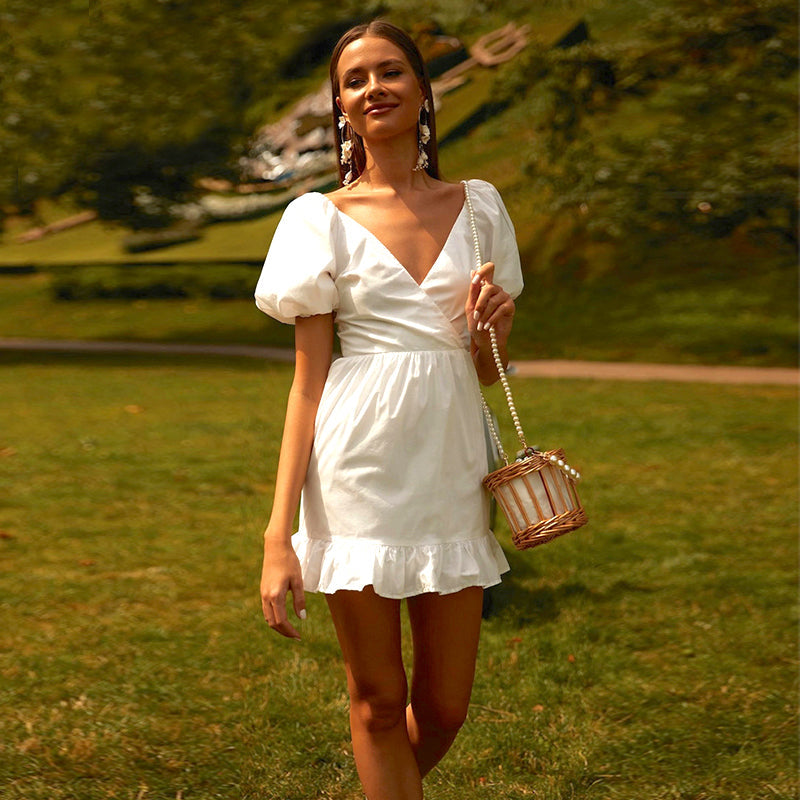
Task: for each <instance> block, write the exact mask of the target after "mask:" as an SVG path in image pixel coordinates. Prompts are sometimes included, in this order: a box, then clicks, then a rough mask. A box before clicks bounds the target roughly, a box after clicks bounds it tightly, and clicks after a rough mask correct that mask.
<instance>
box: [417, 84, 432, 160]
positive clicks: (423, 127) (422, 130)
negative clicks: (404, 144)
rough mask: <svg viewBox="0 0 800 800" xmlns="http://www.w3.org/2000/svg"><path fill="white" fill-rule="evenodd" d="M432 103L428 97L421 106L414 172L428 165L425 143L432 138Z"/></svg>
mask: <svg viewBox="0 0 800 800" xmlns="http://www.w3.org/2000/svg"><path fill="white" fill-rule="evenodd" d="M430 110H431V107H430V104H429V103H428V98H427V97H426V98H425V102H423V104H422V105H421V106H420V108H419V122H418V123H417V163H416V165H415V166H414V172H422V170H424V169H425V167H427V166H428V153H427V152H426V150H425V145H426V144H428V142H429V141H430V140H431V129H430V127H429V126H428V122H427V118H428V114H430Z"/></svg>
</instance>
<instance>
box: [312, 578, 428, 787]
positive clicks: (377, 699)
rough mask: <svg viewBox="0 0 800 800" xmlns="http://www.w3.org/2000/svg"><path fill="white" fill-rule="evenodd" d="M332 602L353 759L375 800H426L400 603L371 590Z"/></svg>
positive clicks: (337, 596)
mask: <svg viewBox="0 0 800 800" xmlns="http://www.w3.org/2000/svg"><path fill="white" fill-rule="evenodd" d="M326 599H327V601H328V607H329V608H330V611H331V616H332V617H333V624H334V626H335V628H336V634H337V636H338V637H339V645H340V646H341V648H342V654H343V656H344V663H345V670H346V672H347V687H348V690H349V692H350V732H351V735H352V738H353V755H354V756H355V761H356V768H357V769H358V776H359V778H360V779H361V785H362V786H363V787H364V792H365V793H366V795H367V797H368V798H369V800H421V798H422V779H421V777H420V773H419V769H418V767H417V762H416V760H415V758H414V753H413V752H412V749H411V743H410V742H409V739H408V731H407V730H406V711H405V707H406V701H407V697H408V683H407V681H406V674H405V670H404V668H403V658H402V650H401V646H400V601H399V600H389V599H387V598H385V597H379V596H378V595H376V594H375V592H374V590H373V589H372V587H371V586H368V587H367V588H366V589H364V590H363V591H361V592H350V591H342V592H336V593H335V594H332V595H326Z"/></svg>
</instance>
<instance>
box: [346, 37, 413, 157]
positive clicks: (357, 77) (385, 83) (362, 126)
mask: <svg viewBox="0 0 800 800" xmlns="http://www.w3.org/2000/svg"><path fill="white" fill-rule="evenodd" d="M336 73H337V76H338V78H339V96H338V97H337V99H336V102H337V104H338V105H339V109H340V110H341V111H342V112H343V113H344V114H345V115H346V117H347V120H348V122H349V123H350V125H351V127H352V128H353V130H354V131H355V132H356V133H358V134H359V135H360V136H361V137H362V138H363V139H364V140H365V141H367V142H369V140H370V139H385V138H389V137H391V136H397V135H399V134H403V133H406V132H408V131H411V130H413V131H414V135H415V136H416V125H417V120H418V119H419V109H420V106H421V105H422V102H423V100H424V97H425V96H424V95H423V93H422V88H421V87H420V84H419V80H418V79H417V76H416V75H415V74H414V70H413V69H412V68H411V64H409V62H408V59H407V58H406V55H405V53H403V51H402V50H401V49H400V48H399V47H397V46H396V45H395V44H393V43H392V42H390V41H389V40H388V39H382V38H379V37H377V36H364V37H362V38H361V39H356V40H355V41H354V42H351V43H350V44H349V45H347V47H345V49H344V50H343V51H342V54H341V56H340V57H339V64H338V65H337V70H336Z"/></svg>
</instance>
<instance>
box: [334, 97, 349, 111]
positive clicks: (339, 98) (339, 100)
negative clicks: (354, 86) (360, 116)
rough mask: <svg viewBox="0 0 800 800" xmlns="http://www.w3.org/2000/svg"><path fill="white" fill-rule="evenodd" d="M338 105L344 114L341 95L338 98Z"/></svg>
mask: <svg viewBox="0 0 800 800" xmlns="http://www.w3.org/2000/svg"><path fill="white" fill-rule="evenodd" d="M336 107H337V108H338V109H339V111H341V112H342V114H344V109H343V108H342V99H341V97H337V98H336ZM345 116H347V114H345Z"/></svg>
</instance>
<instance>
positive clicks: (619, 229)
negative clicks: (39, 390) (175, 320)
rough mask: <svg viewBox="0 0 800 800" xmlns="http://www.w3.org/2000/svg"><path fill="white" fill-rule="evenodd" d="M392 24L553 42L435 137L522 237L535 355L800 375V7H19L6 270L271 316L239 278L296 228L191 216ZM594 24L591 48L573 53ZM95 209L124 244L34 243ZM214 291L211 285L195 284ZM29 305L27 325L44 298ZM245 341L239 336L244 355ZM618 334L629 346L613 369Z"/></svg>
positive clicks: (2, 111)
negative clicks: (194, 206)
mask: <svg viewBox="0 0 800 800" xmlns="http://www.w3.org/2000/svg"><path fill="white" fill-rule="evenodd" d="M377 14H385V15H387V16H388V17H389V18H390V19H392V20H393V21H396V22H397V23H398V24H401V25H403V26H404V27H406V28H408V29H414V30H419V29H420V26H421V25H423V24H425V23H435V24H437V25H438V26H439V28H440V29H441V30H442V31H444V32H445V33H446V34H449V35H453V36H457V37H460V38H461V39H462V41H463V42H464V43H465V44H466V45H468V46H469V45H471V44H472V43H474V42H475V41H476V39H477V38H478V37H479V36H481V35H482V34H485V33H487V32H489V31H492V30H495V29H497V28H499V27H500V26H502V25H504V24H506V23H507V22H509V21H513V22H515V23H517V24H529V25H530V27H531V34H530V36H531V44H530V45H529V46H528V48H527V49H526V50H524V51H523V52H522V53H521V54H520V55H519V56H517V57H516V58H515V59H514V60H513V61H511V62H509V63H507V64H505V65H503V66H501V67H498V68H496V69H494V70H491V71H490V70H486V69H478V70H475V71H474V73H470V76H471V77H470V80H469V81H468V83H467V84H466V85H465V86H463V87H461V88H459V89H456V90H455V91H452V92H450V93H448V94H447V95H445V98H444V101H443V106H442V109H441V112H440V114H439V117H438V123H439V131H440V134H441V135H442V145H441V163H442V166H443V170H444V173H445V175H446V176H447V177H448V178H450V179H453V180H456V179H459V178H463V177H482V178H486V179H487V180H490V181H492V182H494V183H495V184H496V185H497V186H498V188H499V189H500V190H501V192H502V194H503V197H504V199H505V201H506V204H507V205H508V207H509V211H510V212H511V215H512V218H513V219H514V221H515V224H516V226H517V235H518V240H519V244H520V251H521V254H522V259H523V266H524V268H525V270H526V273H527V275H528V276H529V277H530V278H533V279H534V280H535V281H536V284H537V292H536V293H530V294H528V293H526V294H525V295H523V297H522V299H521V303H520V312H521V314H520V321H521V322H520V325H521V327H523V329H524V330H523V333H524V334H525V336H524V337H523V341H526V342H530V343H531V344H530V345H529V348H530V349H529V351H528V352H527V354H528V355H534V354H539V348H543V349H542V352H543V353H544V352H547V353H549V354H551V355H553V356H570V357H597V356H601V357H609V356H613V357H616V358H623V359H625V358H631V357H641V356H642V354H646V355H647V357H650V358H657V359H659V360H661V359H675V358H683V357H684V356H685V357H687V358H689V359H692V360H695V359H698V358H699V359H703V360H725V359H731V358H738V357H741V358H744V359H745V360H753V359H754V360H755V361H754V363H794V362H795V361H796V354H797V335H796V330H797V329H796V321H797V308H796V305H797V304H796V297H797V266H796V265H797V222H798V220H797V207H798V201H797V197H798V195H797V144H798V136H797V133H798V131H797V127H798V126H797V115H796V110H797V55H798V53H797V50H798V47H797V41H798V40H797V16H798V10H797V5H796V3H795V2H794V0H728V2H724V3H723V2H719V1H718V0H663V1H662V2H655V0H536V2H530V0H434V1H433V2H422V1H421V0H383V1H382V2H380V1H379V0H364V1H362V2H356V0H341V1H340V2H338V3H336V4H329V3H324V2H322V1H321V0H296V2H292V3H290V4H286V3H283V2H280V3H279V2H276V0H241V1H240V2H237V3H235V4H230V5H229V6H228V7H227V8H225V10H224V12H223V11H221V9H220V4H218V3H215V2H211V0H192V1H191V2H189V0H61V2H58V3H55V4H49V5H35V4H31V3H29V2H27V0H3V3H2V6H0V63H2V64H3V69H2V72H0V222H2V221H3V219H4V218H5V222H6V224H5V225H4V232H2V234H1V235H2V239H1V240H0V260H2V261H3V263H6V264H18V263H34V264H36V265H38V266H39V267H41V268H49V267H52V265H53V264H55V263H58V262H60V263H64V262H78V263H86V262H96V263H95V264H94V266H93V267H92V269H94V270H95V271H94V272H86V271H85V270H74V271H73V272H72V273H70V274H68V273H67V272H64V271H62V272H61V273H59V274H58V275H56V277H55V279H54V280H53V281H51V282H50V284H49V289H48V290H49V291H52V292H53V293H54V294H53V296H55V297H58V298H61V299H64V298H72V299H77V298H81V299H87V298H90V297H97V298H126V297H148V298H152V297H158V296H160V295H159V294H158V286H164V287H167V288H166V289H164V292H165V294H164V296H165V297H187V296H192V297H195V296H199V297H236V296H242V297H245V296H247V297H249V296H250V284H251V283H253V282H254V280H255V276H251V278H250V280H248V279H247V276H246V271H247V270H246V268H242V267H236V269H229V270H227V271H226V270H223V269H222V267H221V265H222V264H223V263H225V262H226V260H229V259H235V260H237V261H242V260H243V261H250V262H252V263H253V265H254V269H255V268H256V266H255V265H257V262H258V261H259V259H260V258H261V257H263V253H264V252H265V250H266V247H267V244H268V242H269V237H270V236H271V233H272V231H273V230H274V225H275V224H276V223H277V219H278V217H279V214H280V208H273V209H272V210H270V211H264V212H260V213H261V218H260V219H253V220H250V221H247V220H242V221H238V222H219V223H217V224H214V225H211V226H206V227H204V228H202V230H201V229H199V228H198V227H197V226H196V225H194V226H193V225H192V224H191V223H190V224H187V225H184V224H183V223H181V222H180V221H177V222H176V218H175V214H174V209H175V208H176V204H188V203H191V202H192V201H196V200H197V199H198V197H199V195H202V194H204V193H205V192H206V190H204V189H202V188H201V187H200V186H198V179H199V178H208V177H211V178H223V179H227V180H229V181H232V182H233V183H235V182H236V181H237V180H238V179H239V178H240V166H239V162H240V159H241V158H242V156H243V155H244V154H246V153H247V152H248V150H249V148H250V147H251V145H252V142H253V137H254V134H255V132H256V131H257V130H258V129H259V128H260V127H261V126H263V125H264V124H266V123H271V122H275V121H277V120H278V119H279V118H280V117H281V115H282V113H283V112H285V111H286V110H287V108H288V107H289V106H290V105H291V104H293V103H295V102H296V101H297V100H299V99H300V98H301V97H302V96H303V95H305V94H307V93H308V92H311V91H314V90H316V89H317V88H318V87H319V86H320V85H321V83H322V82H323V81H324V80H325V75H326V72H327V62H328V57H329V53H330V50H331V47H332V45H333V43H334V42H335V41H336V39H337V38H338V36H339V35H340V34H341V32H342V31H343V30H345V29H346V28H347V27H349V26H350V25H351V24H353V23H355V22H358V21H363V20H366V19H370V18H372V17H374V16H376V15H377ZM578 23H584V24H585V25H586V32H587V34H588V37H587V38H585V40H584V41H582V42H580V43H577V44H574V45H572V46H569V47H559V46H556V44H557V42H558V41H559V39H560V38H561V37H562V36H563V34H564V33H565V32H567V31H568V30H570V28H572V27H573V26H574V25H576V24H578ZM145 200H146V202H144V201H145ZM81 208H84V209H91V210H94V211H96V212H97V213H98V215H99V217H100V219H101V220H102V221H103V224H102V225H101V224H100V223H91V224H90V225H87V226H85V227H84V228H81V229H80V231H74V232H73V231H70V232H66V233H63V234H57V235H55V236H53V237H50V238H48V239H46V240H42V241H41V242H36V243H34V244H25V245H22V244H17V243H15V242H14V241H13V237H14V236H15V234H16V233H19V232H20V231H21V230H24V229H25V228H26V227H30V226H32V225H38V224H42V223H44V222H50V221H53V220H55V219H58V218H60V217H64V216H65V215H67V214H69V213H71V212H73V211H75V210H77V209H81ZM142 229H149V230H150V232H148V231H147V230H144V231H142ZM152 229H156V233H155V234H154V233H153V232H152ZM158 229H163V230H158ZM132 230H133V231H141V233H137V234H136V235H135V236H134V237H131V236H130V235H128V236H127V237H126V234H130V232H131V231H132ZM137 236H141V237H145V239H146V244H147V243H150V244H152V245H153V246H155V245H156V244H157V245H159V246H161V245H169V250H168V252H169V257H170V258H171V259H172V260H174V261H176V262H178V263H180V264H181V265H186V269H183V268H182V269H181V270H180V271H179V272H174V273H173V274H172V276H171V277H169V278H167V272H165V270H167V269H168V268H166V267H165V268H164V269H156V268H150V274H151V276H153V277H152V281H151V282H150V283H148V280H147V277H146V275H145V273H144V272H141V273H135V272H134V271H132V270H130V269H126V268H115V267H114V266H109V264H111V263H113V262H115V261H121V260H125V261H126V262H128V261H135V262H137V263H138V262H139V261H146V260H148V256H147V253H146V252H144V250H145V248H144V247H143V248H140V250H141V251H142V252H141V253H140V252H134V250H133V249H129V251H128V252H127V253H126V252H125V249H124V248H125V246H126V242H127V243H128V244H130V243H131V242H135V241H138V240H137V239H136V237H137ZM147 237H150V238H147ZM148 246H149V245H148ZM162 252H163V251H162ZM162 257H163V256H162ZM200 261H202V262H206V263H211V264H215V265H217V267H214V268H213V269H212V268H207V267H205V266H204V267H198V266H196V265H197V263H198V262H200ZM99 262H103V263H104V264H105V265H106V266H104V267H102V268H101V267H100V265H99ZM229 266H230V263H229ZM193 267H194V268H195V269H199V270H201V271H202V272H203V275H199V274H193V275H192V279H191V280H189V279H188V276H189V275H190V270H191V269H192V268H193ZM137 269H138V268H137ZM220 270H222V271H220ZM223 273H225V274H226V275H228V273H230V274H229V278H230V280H228V281H227V284H226V283H225V281H222V284H221V283H220V280H221V276H223ZM223 277H224V276H223ZM154 287H155V288H154ZM176 287H177V288H176ZM6 288H7V289H8V290H9V291H14V292H17V295H16V296H17V297H18V299H17V300H14V301H13V303H12V300H11V299H9V300H8V303H7V304H6V305H9V307H10V306H11V305H14V304H16V305H18V306H19V308H20V309H21V310H20V311H19V315H22V316H24V315H25V314H28V310H27V309H28V308H29V307H30V308H33V307H35V306H36V304H37V303H41V294H42V292H43V291H44V290H43V284H42V283H34V282H30V283H28V284H24V283H23V282H22V281H18V282H17V284H15V286H14V287H13V288H10V287H6ZM4 291H5V290H4ZM9 297H10V295H9ZM0 300H2V298H0ZM25 303H27V304H29V306H26V305H25ZM543 305H546V306H547V307H548V308H549V309H550V310H551V313H550V314H549V315H548V319H547V320H546V321H543V320H542V319H541V315H540V314H539V313H538V311H539V309H540V308H541V307H542V306H543ZM610 308H613V309H614V314H615V316H614V317H613V318H610V317H609V316H608V314H609V313H610V311H609V309H610ZM234 316H236V319H234ZM240 319H241V315H240V314H237V315H233V316H231V322H230V324H229V328H230V330H227V329H226V332H222V331H220V330H217V332H216V335H218V336H231V337H235V336H238V335H242V336H245V334H238V333H236V331H237V330H238V329H239V327H238V326H240V324H241V323H240ZM557 319H558V320H561V321H560V322H558V323H556V322H554V320H557ZM643 319H647V320H649V321H650V322H649V328H648V329H646V330H645V328H644V327H643V326H644V324H645V323H644V322H642V321H641V320H643ZM722 320H724V325H726V326H728V327H725V328H724V329H723V327H721V326H720V321H722ZM10 324H11V323H9V325H10ZM542 325H544V328H542ZM598 326H602V327H604V328H606V329H607V335H608V336H609V337H612V338H613V339H614V341H613V342H612V341H611V340H610V339H609V342H608V346H607V347H606V346H604V347H602V348H600V350H598V351H597V353H595V351H593V350H592V345H591V343H592V342H598V341H599V339H598V336H599V334H598ZM681 326H683V327H681ZM6 327H8V326H6ZM0 333H6V334H8V333H13V332H11V331H0ZM42 333H43V334H44V333H45V331H43V332H42ZM78 333H80V334H81V335H92V334H91V331H89V330H88V329H87V330H86V331H83V330H81V331H78ZM206 333H208V332H206ZM206 333H203V335H206ZM131 335H136V333H135V332H132V334H131ZM174 335H175V336H185V335H188V332H187V331H183V332H182V333H181V331H179V330H177V329H176V330H175V331H174ZM197 335H200V334H197ZM603 335H606V334H603ZM247 336H255V337H257V339H258V340H259V341H261V340H262V338H261V337H263V336H264V334H263V332H260V331H259V332H257V333H252V332H251V333H250V334H247ZM276 336H278V335H277V334H276ZM267 338H275V337H273V336H272V334H268V336H267ZM670 338H671V341H672V344H671V345H669V346H664V343H665V342H666V341H667V340H668V339H670ZM645 341H648V342H651V343H652V348H650V349H648V347H645V348H644V349H642V343H643V342H645ZM625 342H630V344H626V343H625ZM637 343H639V344H637ZM560 348H562V349H560Z"/></svg>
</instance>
